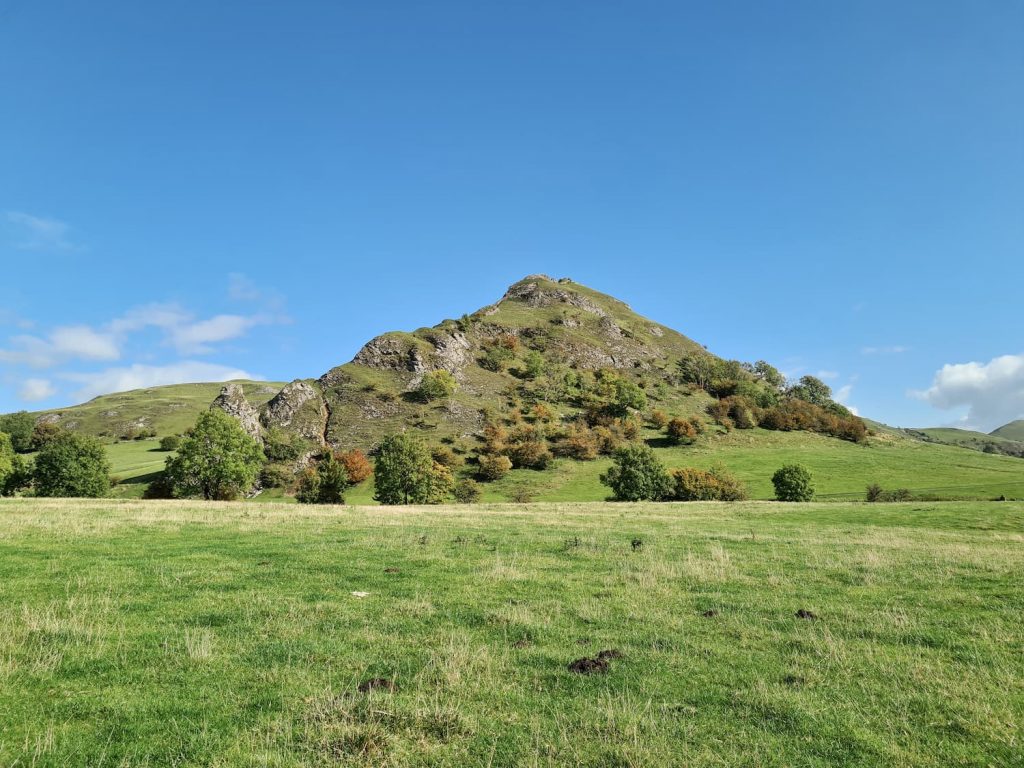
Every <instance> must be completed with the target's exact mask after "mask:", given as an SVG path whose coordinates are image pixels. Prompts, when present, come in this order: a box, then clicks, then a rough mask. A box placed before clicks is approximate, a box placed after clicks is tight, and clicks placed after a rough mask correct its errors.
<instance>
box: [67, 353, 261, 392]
mask: <svg viewBox="0 0 1024 768" xmlns="http://www.w3.org/2000/svg"><path fill="white" fill-rule="evenodd" d="M63 378H65V379H67V380H68V381H73V382H76V383H78V384H81V385H82V387H81V388H80V389H78V390H77V391H76V392H75V397H76V398H78V399H80V400H90V399H92V398H94V397H96V396H97V395H105V394H109V393H111V392H125V391H127V390H130V389H145V388H146V387H159V386H161V385H164V384H186V383H189V382H193V381H230V380H232V379H256V380H262V379H263V377H262V376H259V375H257V374H252V373H249V372H248V371H244V370H241V369H240V368H232V367H230V366H226V365H218V364H216V363H205V362H200V361H195V360H183V361H181V362H178V363H172V364H170V365H141V364H138V363H137V364H135V365H130V366H125V367H117V368H108V369H106V370H104V371H96V372H94V373H66V374H63Z"/></svg>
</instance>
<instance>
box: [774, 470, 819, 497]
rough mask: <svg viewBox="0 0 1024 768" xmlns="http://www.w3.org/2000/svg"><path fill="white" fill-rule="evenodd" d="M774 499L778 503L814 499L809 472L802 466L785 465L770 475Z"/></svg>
mask: <svg viewBox="0 0 1024 768" xmlns="http://www.w3.org/2000/svg"><path fill="white" fill-rule="evenodd" d="M772 485H774V486H775V498H776V499H778V500H779V501H810V500H811V499H813V498H814V484H813V483H812V482H811V471H810V470H809V469H808V468H807V467H805V466H804V465H803V464H786V465H785V466H783V467H780V468H779V469H778V470H777V471H776V472H775V474H774V475H772Z"/></svg>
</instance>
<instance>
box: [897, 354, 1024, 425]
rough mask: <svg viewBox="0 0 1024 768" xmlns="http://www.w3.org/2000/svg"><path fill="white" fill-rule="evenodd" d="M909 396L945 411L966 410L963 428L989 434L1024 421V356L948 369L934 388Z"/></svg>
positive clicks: (942, 370) (1005, 357)
mask: <svg viewBox="0 0 1024 768" xmlns="http://www.w3.org/2000/svg"><path fill="white" fill-rule="evenodd" d="M909 394H910V396H911V397H916V398H918V399H919V400H924V401H925V402H926V403H929V404H930V405H932V406H934V407H935V408H939V409H942V410H949V409H951V408H965V407H966V408H967V415H966V417H965V418H964V420H963V422H962V426H965V427H972V428H974V429H980V430H982V431H985V432H988V431H990V430H992V429H995V428H996V427H1001V426H1002V425H1003V424H1006V423H1008V422H1011V421H1013V420H1015V419H1020V418H1024V354H1020V355H1002V356H1001V357H996V358H993V359H992V360H989V361H988V362H987V363H978V362H970V363H954V364H948V365H944V366H942V368H941V369H940V370H939V371H938V372H936V374H935V378H934V379H933V381H932V385H931V387H929V388H928V389H925V390H912V391H911V392H910V393H909Z"/></svg>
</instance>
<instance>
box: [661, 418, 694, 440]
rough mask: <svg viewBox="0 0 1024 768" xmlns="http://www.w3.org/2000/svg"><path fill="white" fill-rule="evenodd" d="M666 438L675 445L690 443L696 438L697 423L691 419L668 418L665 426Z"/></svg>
mask: <svg viewBox="0 0 1024 768" xmlns="http://www.w3.org/2000/svg"><path fill="white" fill-rule="evenodd" d="M665 432H666V434H667V435H668V439H669V440H671V441H672V442H673V443H674V444H675V445H691V444H692V443H693V441H694V440H696V439H697V434H698V432H697V425H696V424H695V423H694V421H693V420H692V419H678V418H676V419H670V420H669V422H668V424H667V425H666V427H665Z"/></svg>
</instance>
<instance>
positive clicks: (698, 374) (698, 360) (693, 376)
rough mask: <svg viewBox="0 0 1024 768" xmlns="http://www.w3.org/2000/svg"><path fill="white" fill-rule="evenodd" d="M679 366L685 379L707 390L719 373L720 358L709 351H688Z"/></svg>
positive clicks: (680, 373) (681, 376) (680, 372)
mask: <svg viewBox="0 0 1024 768" xmlns="http://www.w3.org/2000/svg"><path fill="white" fill-rule="evenodd" d="M678 367H679V375H680V378H682V380H683V381H685V382H688V383H690V384H695V385H697V386H698V387H700V388H701V389H705V390H706V389H707V388H708V387H709V386H711V382H712V381H714V379H715V378H716V377H717V375H718V358H716V357H714V356H713V355H709V354H708V353H707V352H688V353H686V354H685V355H683V357H682V358H681V359H680V360H679V363H678Z"/></svg>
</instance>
